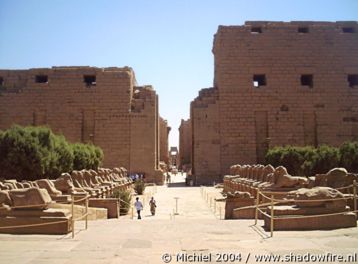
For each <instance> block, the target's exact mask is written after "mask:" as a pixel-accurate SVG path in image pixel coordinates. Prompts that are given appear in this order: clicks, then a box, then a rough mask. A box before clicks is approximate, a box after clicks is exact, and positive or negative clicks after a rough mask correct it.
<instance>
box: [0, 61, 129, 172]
mask: <svg viewBox="0 0 358 264" xmlns="http://www.w3.org/2000/svg"><path fill="white" fill-rule="evenodd" d="M38 75H43V76H47V78H48V81H47V82H43V83H39V82H36V76H38ZM85 75H91V76H92V75H93V76H96V82H95V84H94V83H93V85H87V84H86V83H85V82H84V76H85ZM0 76H1V77H3V79H4V83H3V87H6V91H5V92H2V96H1V97H0V102H1V103H0V127H1V129H6V128H9V127H10V126H11V125H13V124H20V125H24V126H25V125H48V126H50V127H51V128H52V129H53V131H54V132H55V133H63V134H64V135H65V137H66V138H67V139H68V140H69V141H72V142H93V143H94V144H96V145H99V146H100V147H101V148H102V149H103V151H104V153H105V160H104V165H105V166H118V165H121V166H124V167H128V166H129V154H128V153H129V136H130V135H129V130H128V127H129V115H128V109H129V108H130V107H129V106H130V93H131V91H130V90H131V87H132V77H131V73H129V72H103V71H99V70H96V69H92V68H85V69H77V70H69V69H34V70H28V71H5V70H2V71H0Z"/></svg>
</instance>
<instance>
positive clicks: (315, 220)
mask: <svg viewBox="0 0 358 264" xmlns="http://www.w3.org/2000/svg"><path fill="white" fill-rule="evenodd" d="M342 210H343V212H344V211H345V210H348V208H347V207H346V208H344V209H340V210H338V212H339V211H342ZM270 212H271V208H270V206H269V207H268V208H267V214H270ZM336 212H337V210H336V211H332V210H331V209H328V208H324V207H311V208H310V207H306V208H299V207H296V206H289V205H288V206H287V205H285V206H275V207H274V216H278V218H277V219H275V220H274V230H275V231H279V230H326V229H336V228H346V227H356V226H357V219H356V216H355V214H354V213H351V212H347V213H344V214H341V215H329V214H330V213H336ZM316 214H327V215H326V216H313V215H316ZM304 215H307V216H308V215H311V216H312V217H307V218H293V217H295V216H304ZM280 217H282V218H280ZM290 217H292V218H290ZM263 219H264V223H265V224H264V228H265V229H266V230H270V218H269V217H267V216H265V215H264V216H263Z"/></svg>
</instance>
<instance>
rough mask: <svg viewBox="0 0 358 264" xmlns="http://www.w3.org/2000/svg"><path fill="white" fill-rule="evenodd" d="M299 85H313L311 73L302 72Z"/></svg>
mask: <svg viewBox="0 0 358 264" xmlns="http://www.w3.org/2000/svg"><path fill="white" fill-rule="evenodd" d="M301 85H302V86H308V87H310V88H312V87H313V75H312V74H303V75H301Z"/></svg>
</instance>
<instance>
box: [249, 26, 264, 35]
mask: <svg viewBox="0 0 358 264" xmlns="http://www.w3.org/2000/svg"><path fill="white" fill-rule="evenodd" d="M251 33H252V34H260V33H262V29H261V27H252V28H251Z"/></svg>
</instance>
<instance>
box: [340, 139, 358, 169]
mask: <svg viewBox="0 0 358 264" xmlns="http://www.w3.org/2000/svg"><path fill="white" fill-rule="evenodd" d="M339 152H340V154H341V160H340V166H342V167H344V168H346V169H347V170H348V171H351V172H358V141H354V142H346V143H343V144H342V145H341V147H340V148H339Z"/></svg>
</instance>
